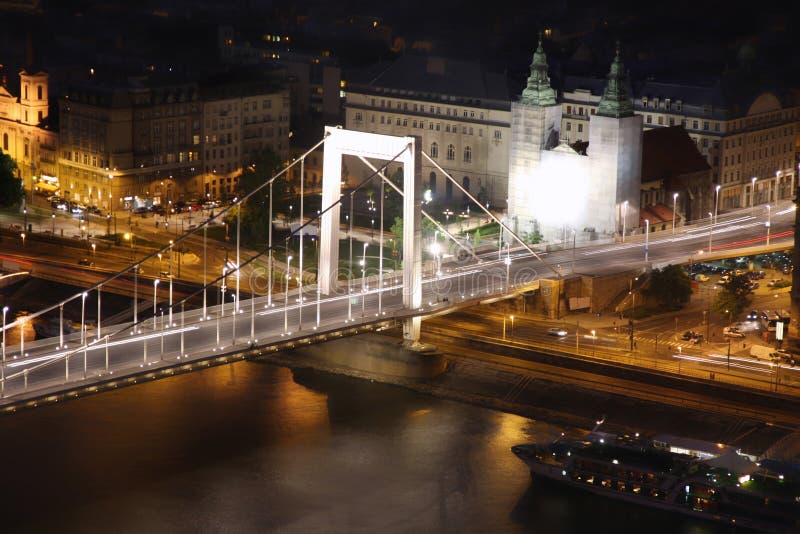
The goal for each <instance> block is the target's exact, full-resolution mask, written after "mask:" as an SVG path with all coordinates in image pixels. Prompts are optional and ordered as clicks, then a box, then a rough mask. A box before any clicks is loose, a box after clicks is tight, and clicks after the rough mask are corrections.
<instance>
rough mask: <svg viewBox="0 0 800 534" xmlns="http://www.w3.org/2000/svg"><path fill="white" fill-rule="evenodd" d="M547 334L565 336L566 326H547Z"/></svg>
mask: <svg viewBox="0 0 800 534" xmlns="http://www.w3.org/2000/svg"><path fill="white" fill-rule="evenodd" d="M547 335H548V336H558V337H564V336H566V335H567V330H566V328H561V327H558V328H548V329H547Z"/></svg>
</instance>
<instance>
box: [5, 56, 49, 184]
mask: <svg viewBox="0 0 800 534" xmlns="http://www.w3.org/2000/svg"><path fill="white" fill-rule="evenodd" d="M19 80H20V95H19V97H16V96H14V95H13V94H11V92H10V91H9V90H8V88H7V87H6V86H5V85H0V149H2V150H3V152H4V153H6V154H8V155H10V156H11V158H12V159H13V160H14V161H15V162H16V163H17V168H18V172H19V175H20V177H21V178H22V183H23V185H24V187H25V190H26V191H27V194H28V198H29V199H30V194H31V192H39V193H41V194H53V193H55V192H57V191H58V188H59V186H58V179H57V173H56V164H55V163H56V146H57V144H58V134H57V133H56V132H53V131H51V130H50V129H49V120H48V108H47V106H48V102H49V100H48V84H47V80H48V76H47V73H45V72H42V71H34V72H32V73H28V72H27V71H25V70H22V71H21V72H20V73H19Z"/></svg>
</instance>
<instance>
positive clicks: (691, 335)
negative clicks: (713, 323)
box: [681, 330, 703, 343]
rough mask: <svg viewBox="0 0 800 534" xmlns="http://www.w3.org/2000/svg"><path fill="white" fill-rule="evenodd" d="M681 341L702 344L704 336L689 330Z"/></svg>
mask: <svg viewBox="0 0 800 534" xmlns="http://www.w3.org/2000/svg"><path fill="white" fill-rule="evenodd" d="M681 339H683V340H684V341H691V342H692V343H700V341H702V339H703V334H698V333H697V332H695V331H693V330H687V331H686V332H684V333H683V335H682V336H681Z"/></svg>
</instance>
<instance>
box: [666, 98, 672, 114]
mask: <svg viewBox="0 0 800 534" xmlns="http://www.w3.org/2000/svg"><path fill="white" fill-rule="evenodd" d="M671 108H672V100H670V99H669V98H667V99H665V100H664V109H666V110H667V111H669V110H670V109H671Z"/></svg>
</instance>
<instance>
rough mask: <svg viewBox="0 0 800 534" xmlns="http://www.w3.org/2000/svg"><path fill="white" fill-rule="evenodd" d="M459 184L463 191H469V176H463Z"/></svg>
mask: <svg viewBox="0 0 800 534" xmlns="http://www.w3.org/2000/svg"><path fill="white" fill-rule="evenodd" d="M461 186H462V187H463V188H464V190H465V191H469V176H465V177H464V179H463V180H461Z"/></svg>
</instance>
